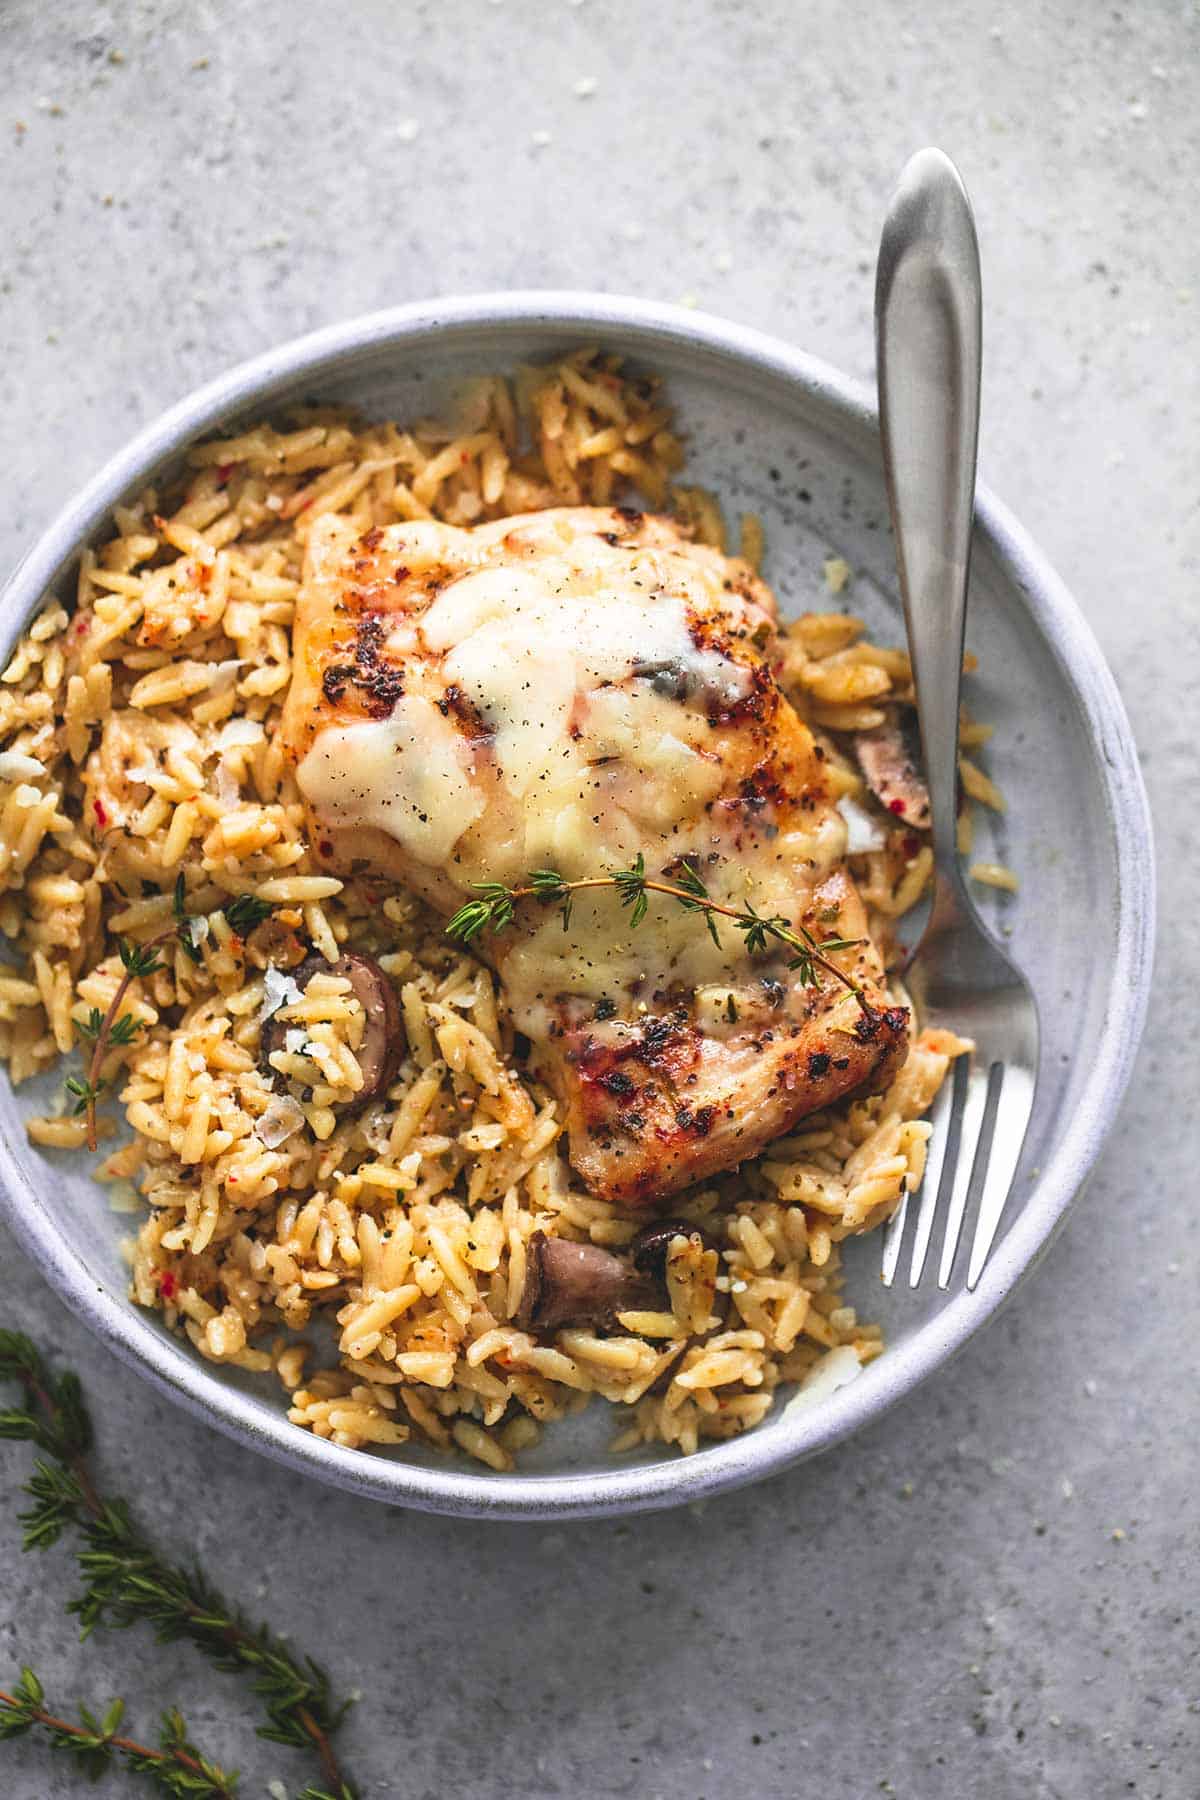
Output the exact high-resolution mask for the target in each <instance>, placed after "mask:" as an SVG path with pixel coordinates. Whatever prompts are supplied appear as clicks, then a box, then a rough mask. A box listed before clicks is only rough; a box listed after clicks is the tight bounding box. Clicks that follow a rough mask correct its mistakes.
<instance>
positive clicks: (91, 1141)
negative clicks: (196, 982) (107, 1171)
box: [83, 926, 176, 1151]
mask: <svg viewBox="0 0 1200 1800" xmlns="http://www.w3.org/2000/svg"><path fill="white" fill-rule="evenodd" d="M175 935H176V927H175V926H172V927H171V929H170V931H162V932H160V933H159V935H158V936H157V937H153V938H151V939H150V940H149V942H148V943H145V944H141V945H139V946H138V950H139V951H140V952H141V953H142V954H141V955H140V956H139V955H137V954H135V955H134V956H132V957H127V956H126V955H125V954H124V950H125V947H124V945H122V947H121V948H122V961H123V962H124V964H125V973H124V974H123V975H122V976H121V979H120V981H119V982H118V983H117V989H116V992H115V993H114V995H113V997H112V999H111V1000H110V1001H109V1003H108V1008H107V1010H106V1012H105V1014H104V1017H103V1019H101V1021H100V1029H99V1030H98V1031H97V1033H96V1041H95V1043H94V1044H93V1046H92V1056H91V1061H90V1062H89V1063H88V1071H87V1082H86V1086H85V1088H84V1093H83V1100H84V1109H85V1112H86V1114H87V1147H88V1149H89V1150H92V1151H94V1150H95V1149H96V1147H97V1144H98V1142H99V1139H98V1137H97V1133H96V1101H97V1099H98V1098H99V1095H100V1070H101V1069H102V1068H103V1066H104V1058H105V1056H106V1055H107V1053H108V1046H109V1040H110V1039H111V1037H112V1029H113V1026H114V1025H115V1024H116V1022H117V1019H118V1018H119V1016H120V1012H121V1006H122V1004H123V1002H124V999H125V996H126V994H127V993H128V992H129V989H130V986H131V984H132V983H133V982H134V981H135V980H137V978H138V976H139V975H143V974H146V975H149V974H152V973H153V971H154V970H155V969H156V968H158V966H159V962H158V957H157V955H156V954H155V953H156V952H157V950H158V948H159V946H160V945H161V944H165V943H166V942H167V941H168V939H169V938H173V937H174V936H175ZM147 958H148V959H149V961H148V964H147V962H146V959H147Z"/></svg>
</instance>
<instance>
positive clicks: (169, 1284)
mask: <svg viewBox="0 0 1200 1800" xmlns="http://www.w3.org/2000/svg"><path fill="white" fill-rule="evenodd" d="M178 1289H179V1278H178V1276H176V1275H174V1274H173V1273H172V1272H171V1270H170V1269H160V1270H159V1271H158V1291H159V1293H160V1294H161V1295H162V1297H163V1299H164V1300H173V1299H174V1298H175V1295H176V1293H177V1292H178Z"/></svg>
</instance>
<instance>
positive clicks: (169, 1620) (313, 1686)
mask: <svg viewBox="0 0 1200 1800" xmlns="http://www.w3.org/2000/svg"><path fill="white" fill-rule="evenodd" d="M0 1379H4V1380H9V1381H14V1382H16V1383H17V1384H18V1386H19V1387H20V1389H21V1403H20V1404H18V1405H17V1406H14V1407H11V1408H9V1409H8V1410H0V1438H10V1439H17V1440H23V1441H25V1442H27V1443H31V1444H33V1445H35V1446H36V1447H37V1449H39V1450H40V1451H42V1452H43V1455H42V1456H41V1457H39V1458H38V1460H37V1462H36V1463H35V1464H34V1471H33V1474H32V1476H31V1477H30V1480H29V1482H28V1483H27V1485H26V1488H25V1492H26V1493H27V1495H28V1496H29V1498H30V1500H31V1502H32V1505H31V1506H30V1507H29V1509H28V1510H27V1511H26V1512H24V1513H22V1514H21V1523H22V1525H23V1526H24V1547H25V1549H27V1550H46V1549H48V1548H49V1547H50V1546H51V1545H52V1544H55V1543H57V1542H58V1540H59V1538H60V1537H61V1536H62V1535H63V1533H64V1532H65V1531H67V1530H68V1529H73V1530H75V1531H77V1532H78V1533H79V1534H80V1536H81V1538H82V1540H83V1542H82V1547H81V1548H80V1550H79V1551H78V1562H79V1568H80V1571H81V1573H82V1575H83V1578H84V1587H83V1592H82V1593H81V1594H79V1595H78V1596H77V1598H76V1599H74V1600H73V1601H72V1602H71V1604H70V1606H69V1608H68V1611H70V1612H72V1613H74V1614H75V1615H76V1617H77V1618H78V1619H79V1621H80V1624H81V1626H82V1634H83V1636H84V1637H85V1638H86V1637H87V1636H88V1635H89V1634H90V1633H91V1632H92V1631H93V1630H94V1629H95V1628H96V1626H98V1625H107V1626H112V1627H117V1628H122V1627H126V1626H130V1625H134V1624H138V1623H144V1624H148V1625H149V1626H150V1627H151V1628H152V1630H153V1631H154V1634H155V1637H156V1638H157V1639H158V1641H159V1642H160V1643H169V1642H174V1641H177V1640H181V1639H182V1640H185V1641H186V1642H188V1643H190V1644H192V1645H193V1646H194V1647H195V1648H196V1649H197V1650H199V1651H200V1653H201V1654H202V1655H203V1656H205V1657H207V1658H208V1660H209V1661H210V1662H212V1663H213V1664H215V1666H216V1667H217V1668H218V1669H224V1670H228V1671H231V1672H235V1673H240V1674H243V1675H245V1676H246V1677H247V1678H248V1681H249V1686H250V1688H251V1690H252V1692H253V1693H254V1694H255V1695H256V1696H257V1698H258V1700H259V1703H260V1705H261V1707H262V1710H263V1712H264V1714H265V1721H266V1722H265V1723H264V1724H263V1725H261V1726H260V1727H259V1736H260V1737H263V1738H267V1739H269V1740H270V1741H271V1742H272V1743H277V1744H288V1745H290V1746H292V1747H293V1748H295V1749H300V1750H306V1751H309V1752H310V1753H313V1754H315V1756H316V1758H317V1761H318V1763H319V1766H320V1770H321V1779H322V1782H323V1783H324V1785H323V1786H321V1787H309V1788H306V1789H305V1791H304V1795H303V1796H302V1797H301V1800H356V1794H355V1789H354V1788H353V1786H352V1785H351V1783H350V1781H349V1779H348V1778H347V1776H346V1775H345V1774H344V1773H343V1771H342V1769H341V1766H340V1763H339V1761H338V1757H337V1754H336V1752H335V1750H334V1748H333V1744H332V1738H333V1734H334V1733H335V1732H336V1730H337V1728H338V1726H339V1724H340V1723H341V1720H342V1718H343V1716H344V1714H345V1712H346V1705H347V1703H346V1702H342V1701H338V1700H336V1699H335V1698H334V1697H333V1694H332V1692H331V1690H330V1686H329V1678H328V1676H327V1675H326V1674H325V1672H324V1670H323V1669H321V1668H320V1667H319V1666H318V1664H316V1663H315V1662H313V1660H312V1659H311V1657H303V1658H299V1657H296V1656H294V1655H292V1654H291V1652H290V1651H288V1650H287V1649H285V1647H284V1646H283V1644H282V1643H281V1642H280V1640H279V1639H278V1638H277V1637H276V1636H275V1635H274V1634H273V1633H272V1632H271V1631H269V1630H268V1629H267V1627H266V1626H265V1625H254V1626H252V1625H250V1624H249V1623H247V1621H246V1620H245V1619H243V1618H242V1616H241V1615H240V1614H239V1613H238V1612H236V1611H235V1610H234V1609H233V1608H231V1607H230V1606H229V1605H228V1604H227V1603H226V1602H225V1600H224V1599H223V1598H222V1597H221V1595H220V1594H219V1593H218V1592H217V1590H216V1589H215V1588H214V1587H213V1586H212V1584H211V1583H210V1582H209V1581H208V1579H207V1578H206V1577H205V1576H204V1575H203V1574H202V1573H201V1572H200V1571H199V1570H198V1569H185V1568H182V1567H180V1566H179V1565H177V1564H175V1563H171V1562H169V1561H167V1559H166V1558H165V1557H163V1556H161V1555H160V1554H159V1553H158V1551H156V1550H155V1549H154V1548H153V1546H152V1545H151V1544H150V1543H149V1541H148V1540H147V1539H146V1538H145V1537H144V1536H143V1535H142V1533H141V1531H140V1530H139V1529H138V1527H137V1525H136V1524H135V1523H134V1521H133V1519H132V1518H131V1516H130V1513H129V1510H128V1508H127V1506H126V1505H125V1503H124V1502H123V1501H121V1500H111V1499H107V1498H105V1497H104V1496H103V1495H102V1494H100V1492H99V1491H98V1490H97V1488H96V1485H95V1482H94V1480H93V1478H92V1474H91V1470H90V1468H89V1465H88V1453H89V1451H90V1450H91V1447H92V1425H91V1419H90V1417H89V1415H88V1411H87V1408H86V1406H85V1405H84V1401H83V1392H82V1389H81V1387H80V1384H79V1381H78V1378H77V1377H76V1376H75V1375H73V1374H72V1373H71V1372H70V1371H65V1372H64V1373H62V1374H56V1373H55V1372H54V1371H53V1370H52V1369H51V1368H50V1367H49V1366H48V1365H47V1363H46V1362H45V1360H44V1358H43V1357H42V1356H41V1355H40V1353H39V1352H38V1350H37V1349H36V1348H35V1346H34V1345H33V1344H32V1343H31V1342H30V1340H29V1339H28V1338H27V1337H24V1336H22V1335H21V1334H20V1333H19V1332H14V1331H0ZM8 1700H9V1701H10V1702H11V1703H12V1704H10V1706H9V1717H10V1718H16V1717H17V1716H18V1714H20V1713H21V1711H22V1707H24V1709H25V1711H26V1712H27V1711H28V1709H29V1692H28V1691H26V1693H25V1695H24V1698H22V1694H21V1691H20V1685H19V1684H18V1690H17V1691H16V1692H15V1693H14V1694H11V1695H9V1696H8ZM35 1704H36V1706H37V1707H41V1701H40V1700H38V1701H37V1702H36V1703H35ZM2 1705H3V1702H2V1701H0V1707H2ZM13 1706H15V1709H16V1710H15V1711H14V1710H13ZM43 1710H44V1709H43ZM31 1723H32V1724H46V1725H47V1729H52V1728H53V1727H51V1726H50V1725H48V1724H47V1722H46V1721H45V1720H42V1719H37V1718H34V1719H32V1720H31ZM58 1723H59V1724H61V1723H62V1722H61V1721H58ZM105 1723H106V1722H105V1721H101V1727H104V1726H105ZM21 1728H22V1729H24V1727H21ZM72 1729H73V1728H72ZM82 1729H83V1730H85V1731H88V1730H90V1729H91V1727H90V1726H87V1725H86V1724H85V1726H84V1727H83V1728H82ZM114 1730H115V1727H114ZM180 1730H181V1731H182V1721H180ZM3 1735H5V1731H4V1715H3V1712H0V1736H3ZM100 1735H101V1736H104V1735H106V1733H105V1731H104V1730H101V1733H100ZM108 1735H111V1734H108ZM72 1741H73V1742H76V1741H78V1740H75V1739H72ZM180 1745H181V1746H182V1747H185V1748H187V1754H189V1755H190V1754H192V1752H191V1749H190V1747H186V1746H183V1740H182V1738H181V1739H180ZM164 1754H165V1747H164ZM175 1760H176V1762H177V1763H179V1758H178V1756H176V1758H175ZM197 1760H200V1761H202V1760H203V1759H199V1758H198V1759H197ZM156 1767H157V1768H160V1769H161V1767H162V1765H156ZM214 1767H215V1765H214ZM180 1768H181V1769H182V1768H183V1765H182V1764H180ZM148 1772H153V1771H148ZM184 1773H187V1774H188V1778H189V1779H192V1773H189V1772H187V1771H186V1770H185V1771H184ZM217 1773H218V1774H220V1771H217ZM180 1779H182V1777H181V1776H180V1777H177V1785H176V1787H175V1788H169V1789H168V1790H167V1791H168V1792H177V1793H183V1794H189V1795H191V1794H195V1795H207V1794H226V1793H232V1791H233V1790H232V1785H228V1786H226V1787H223V1788H222V1787H212V1786H211V1785H210V1786H209V1787H204V1786H193V1787H187V1786H186V1785H184V1786H180V1785H178V1782H179V1780H180ZM197 1779H199V1778H198V1777H197ZM222 1779H223V1780H226V1781H229V1780H230V1778H227V1777H222Z"/></svg>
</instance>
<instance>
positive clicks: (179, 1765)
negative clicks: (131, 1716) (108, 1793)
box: [0, 1668, 237, 1800]
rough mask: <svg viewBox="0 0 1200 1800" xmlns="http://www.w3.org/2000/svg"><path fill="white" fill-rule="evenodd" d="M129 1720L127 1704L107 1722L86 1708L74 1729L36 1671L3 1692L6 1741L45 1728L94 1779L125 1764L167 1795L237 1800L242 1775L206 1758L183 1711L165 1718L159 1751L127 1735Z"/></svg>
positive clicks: (0, 1718) (0, 1722) (2, 1736)
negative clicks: (49, 1699) (50, 1702)
mask: <svg viewBox="0 0 1200 1800" xmlns="http://www.w3.org/2000/svg"><path fill="white" fill-rule="evenodd" d="M124 1716H125V1702H124V1701H123V1700H114V1701H112V1703H111V1704H110V1705H109V1707H108V1708H107V1710H106V1712H105V1714H104V1717H103V1718H102V1719H97V1718H96V1716H95V1714H94V1713H93V1712H91V1711H90V1709H89V1708H88V1707H86V1706H82V1705H81V1706H80V1708H79V1723H78V1724H76V1725H73V1724H72V1723H71V1721H70V1720H69V1719H64V1718H63V1717H62V1716H61V1714H59V1713H55V1712H52V1711H51V1710H50V1709H49V1707H48V1706H47V1705H46V1695H45V1690H44V1689H43V1687H42V1684H41V1682H40V1681H39V1680H38V1678H37V1676H36V1675H35V1674H34V1672H33V1670H32V1669H30V1668H24V1669H22V1670H21V1678H20V1680H19V1681H18V1682H17V1683H16V1684H15V1686H14V1688H13V1690H12V1692H11V1693H10V1692H9V1690H8V1689H7V1688H0V1742H3V1741H5V1740H6V1739H11V1738H18V1737H24V1735H25V1734H26V1732H29V1731H33V1730H35V1729H39V1728H40V1729H41V1730H43V1731H44V1732H45V1733H46V1734H47V1736H48V1738H49V1741H50V1744H51V1746H52V1747H53V1748H54V1749H55V1750H65V1751H67V1752H68V1754H69V1755H70V1756H71V1757H73V1759H74V1762H75V1766H76V1768H77V1769H78V1770H79V1772H80V1773H81V1774H82V1775H86V1776H87V1777H88V1778H89V1779H90V1780H93V1781H94V1780H97V1779H98V1778H99V1777H100V1776H101V1775H103V1774H104V1772H105V1770H106V1769H107V1768H108V1767H109V1766H110V1765H111V1764H112V1763H114V1762H118V1761H119V1762H122V1763H124V1765H125V1767H126V1768H127V1769H129V1770H130V1771H132V1773H133V1774H135V1775H149V1776H150V1777H151V1778H152V1780H153V1781H154V1782H155V1784H156V1785H157V1787H158V1788H159V1790H160V1791H161V1792H162V1793H164V1794H174V1795H176V1796H179V1800H236V1794H237V1776H236V1775H235V1774H232V1773H228V1774H227V1773H226V1771H225V1770H224V1769H222V1768H220V1767H218V1765H217V1764H216V1763H214V1762H210V1761H209V1760H208V1758H207V1757H206V1756H202V1755H201V1753H200V1751H199V1750H197V1748H196V1746H195V1744H193V1743H192V1741H191V1739H190V1738H189V1737H188V1734H187V1727H186V1725H185V1724H184V1721H183V1719H182V1717H181V1716H180V1714H179V1713H177V1712H174V1711H171V1712H165V1713H164V1714H163V1716H162V1725H161V1729H160V1732H159V1739H158V1748H157V1749H152V1748H151V1746H150V1745H148V1744H140V1743H138V1742H137V1740H136V1739H134V1738H130V1737H122V1736H121V1735H120V1727H121V1723H122V1720H123V1719H124Z"/></svg>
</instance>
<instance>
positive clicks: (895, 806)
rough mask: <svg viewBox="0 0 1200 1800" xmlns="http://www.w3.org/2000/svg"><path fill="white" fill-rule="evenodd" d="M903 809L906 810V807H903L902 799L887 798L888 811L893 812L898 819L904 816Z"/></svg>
mask: <svg viewBox="0 0 1200 1800" xmlns="http://www.w3.org/2000/svg"><path fill="white" fill-rule="evenodd" d="M905 810H906V808H905V805H904V802H903V800H889V801H888V811H889V812H890V813H895V815H896V817H897V818H898V819H902V818H903V817H904V814H905Z"/></svg>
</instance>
